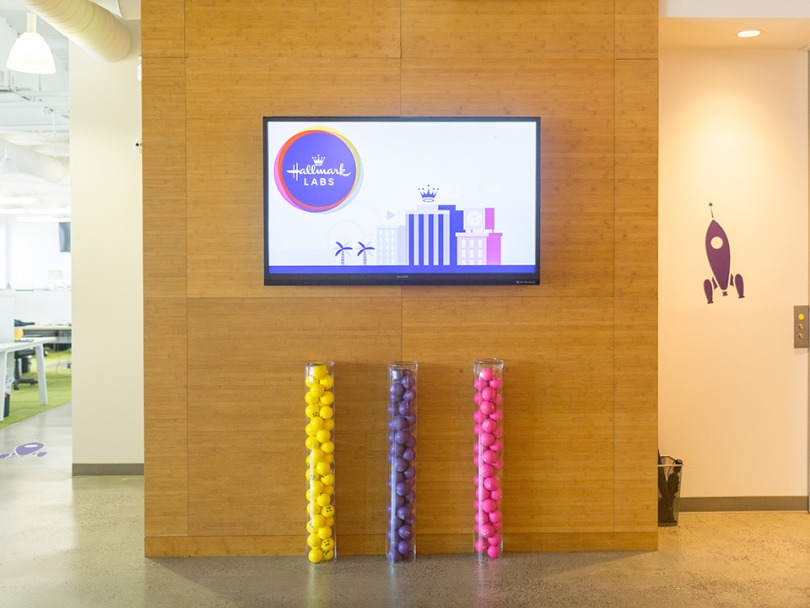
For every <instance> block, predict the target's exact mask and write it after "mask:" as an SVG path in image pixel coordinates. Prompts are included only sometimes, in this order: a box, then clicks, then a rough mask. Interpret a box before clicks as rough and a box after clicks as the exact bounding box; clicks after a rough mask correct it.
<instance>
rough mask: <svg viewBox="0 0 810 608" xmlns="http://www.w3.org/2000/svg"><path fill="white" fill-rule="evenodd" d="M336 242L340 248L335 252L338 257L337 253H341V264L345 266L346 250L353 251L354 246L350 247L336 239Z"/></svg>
mask: <svg viewBox="0 0 810 608" xmlns="http://www.w3.org/2000/svg"><path fill="white" fill-rule="evenodd" d="M335 242H336V243H337V246H338V247H339V249H338V250H337V251H336V252H335V257H337V255H338V254H340V265H341V266H345V265H346V252H347V251H352V250H353V247H348V246H346V245H341V244H340V241H335Z"/></svg>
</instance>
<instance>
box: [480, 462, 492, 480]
mask: <svg viewBox="0 0 810 608" xmlns="http://www.w3.org/2000/svg"><path fill="white" fill-rule="evenodd" d="M478 472H479V473H480V474H481V476H482V477H492V476H493V475H494V474H495V467H493V466H492V465H491V464H482V465H481V468H480V469H479V470H478Z"/></svg>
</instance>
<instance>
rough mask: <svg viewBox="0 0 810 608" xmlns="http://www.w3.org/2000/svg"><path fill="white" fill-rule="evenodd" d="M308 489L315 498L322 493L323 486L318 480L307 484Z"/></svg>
mask: <svg viewBox="0 0 810 608" xmlns="http://www.w3.org/2000/svg"><path fill="white" fill-rule="evenodd" d="M309 487H310V489H311V490H314V491H315V496H317V495H318V494H321V493H323V484H322V483H321V482H320V481H318V480H313V482H312V483H311V484H309Z"/></svg>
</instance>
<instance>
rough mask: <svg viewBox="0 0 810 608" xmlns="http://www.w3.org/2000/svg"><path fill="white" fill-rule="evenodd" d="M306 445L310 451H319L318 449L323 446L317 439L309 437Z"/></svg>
mask: <svg viewBox="0 0 810 608" xmlns="http://www.w3.org/2000/svg"><path fill="white" fill-rule="evenodd" d="M319 420H320V419H319ZM305 443H306V444H307V449H308V450H314V449H317V448H319V447H321V444H320V443H318V439H317V438H316V437H307V440H306V442H305ZM307 462H309V460H307Z"/></svg>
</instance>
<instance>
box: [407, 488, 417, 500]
mask: <svg viewBox="0 0 810 608" xmlns="http://www.w3.org/2000/svg"><path fill="white" fill-rule="evenodd" d="M405 500H406V501H407V502H413V501H415V500H416V492H414V491H413V490H411V491H410V492H408V494H406V495H405Z"/></svg>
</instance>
